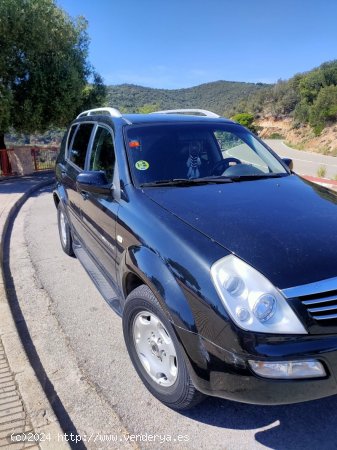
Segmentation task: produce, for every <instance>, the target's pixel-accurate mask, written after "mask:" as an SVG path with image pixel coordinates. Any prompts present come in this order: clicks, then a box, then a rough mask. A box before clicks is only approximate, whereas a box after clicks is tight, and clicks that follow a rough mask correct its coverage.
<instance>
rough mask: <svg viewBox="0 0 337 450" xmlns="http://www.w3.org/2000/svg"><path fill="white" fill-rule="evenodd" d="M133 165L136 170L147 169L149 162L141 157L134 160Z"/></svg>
mask: <svg viewBox="0 0 337 450" xmlns="http://www.w3.org/2000/svg"><path fill="white" fill-rule="evenodd" d="M135 166H136V169H138V170H147V169H148V168H149V167H150V164H149V163H148V162H147V161H144V160H143V159H141V160H139V161H137V162H136V164H135Z"/></svg>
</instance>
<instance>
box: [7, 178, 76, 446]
mask: <svg viewBox="0 0 337 450" xmlns="http://www.w3.org/2000/svg"><path fill="white" fill-rule="evenodd" d="M53 183H54V179H49V180H44V181H40V182H37V183H36V184H35V185H34V186H32V187H30V188H28V189H27V191H26V192H24V193H18V197H17V198H16V199H14V200H13V202H14V203H12V204H10V205H8V206H7V207H5V209H4V211H3V213H2V214H1V216H0V262H1V270H0V317H1V327H2V329H1V330H0V372H1V373H0V409H1V411H0V447H1V446H2V442H4V441H3V440H4V439H5V440H6V439H7V442H6V444H7V445H6V447H8V448H13V449H16V448H26V447H27V448H28V447H29V448H31V449H35V448H40V449H42V450H54V449H55V442H57V441H55V438H56V437H58V436H63V435H64V431H63V430H62V428H61V425H60V423H59V421H58V420H57V417H56V416H55V413H54V411H53V408H52V406H51V404H50V402H49V400H48V398H47V396H46V394H45V392H44V390H43V388H42V386H41V384H40V382H39V380H38V378H37V376H36V374H35V371H34V370H33V368H32V366H31V363H30V361H29V358H28V356H27V354H26V351H25V349H24V346H23V343H22V341H21V339H20V336H19V332H18V330H17V326H16V323H15V319H14V317H13V314H12V311H11V307H10V304H9V302H8V291H7V290H6V282H5V274H4V249H5V244H4V243H5V237H6V235H7V232H8V229H9V225H10V223H11V221H12V220H13V219H14V218H15V216H16V214H17V213H18V211H19V210H20V208H21V207H22V205H23V204H24V203H25V202H26V201H27V199H28V198H29V197H30V196H31V195H32V194H33V193H34V192H36V191H38V190H39V189H41V188H43V187H46V186H49V185H51V184H53ZM1 342H2V347H3V348H2V347H1ZM18 425H19V426H18ZM13 432H14V435H15V436H17V437H18V438H17V439H18V440H17V441H11V440H10V435H11V433H13ZM7 436H9V438H8V437H7ZM19 439H21V440H19ZM28 439H29V440H28ZM1 441H2V442H1ZM69 448H71V447H70V446H69V444H68V443H67V442H58V449H60V450H61V449H62V450H63V449H69Z"/></svg>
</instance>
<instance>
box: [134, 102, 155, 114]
mask: <svg viewBox="0 0 337 450" xmlns="http://www.w3.org/2000/svg"><path fill="white" fill-rule="evenodd" d="M159 110H160V106H159V105H158V104H156V103H154V104H151V103H145V105H143V106H140V107H139V108H138V109H137V112H138V113H139V114H150V113H152V112H155V111H159Z"/></svg>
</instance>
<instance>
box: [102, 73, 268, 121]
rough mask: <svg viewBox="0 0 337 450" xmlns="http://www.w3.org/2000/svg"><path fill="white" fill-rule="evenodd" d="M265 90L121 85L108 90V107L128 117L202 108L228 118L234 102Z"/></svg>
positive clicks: (221, 84) (220, 84)
mask: <svg viewBox="0 0 337 450" xmlns="http://www.w3.org/2000/svg"><path fill="white" fill-rule="evenodd" d="M267 88H269V85H267V84H262V83H257V84H255V83H239V82H231V81H216V82H213V83H206V84H201V85H199V86H195V87H192V88H186V89H152V88H147V87H142V86H136V85H132V84H122V85H118V86H109V87H108V104H109V105H110V106H113V107H115V108H118V109H120V110H121V111H123V112H129V113H136V112H152V111H153V110H158V109H178V108H203V109H209V110H211V111H214V112H215V113H218V114H221V115H224V116H226V117H231V116H232V115H233V114H234V113H235V106H236V105H237V104H238V102H240V101H241V100H243V99H244V98H246V97H247V96H250V95H251V94H253V93H256V94H257V93H259V92H260V91H264V90H266V89H267ZM144 108H145V109H144ZM240 112H241V111H240Z"/></svg>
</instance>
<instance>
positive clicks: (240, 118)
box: [232, 113, 257, 133]
mask: <svg viewBox="0 0 337 450" xmlns="http://www.w3.org/2000/svg"><path fill="white" fill-rule="evenodd" d="M232 120H234V122H237V123H239V124H241V125H243V126H244V127H246V128H248V129H249V130H251V131H252V132H253V133H256V132H257V128H256V126H255V125H254V123H253V122H254V116H253V114H249V113H241V114H236V115H235V116H233V117H232Z"/></svg>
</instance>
